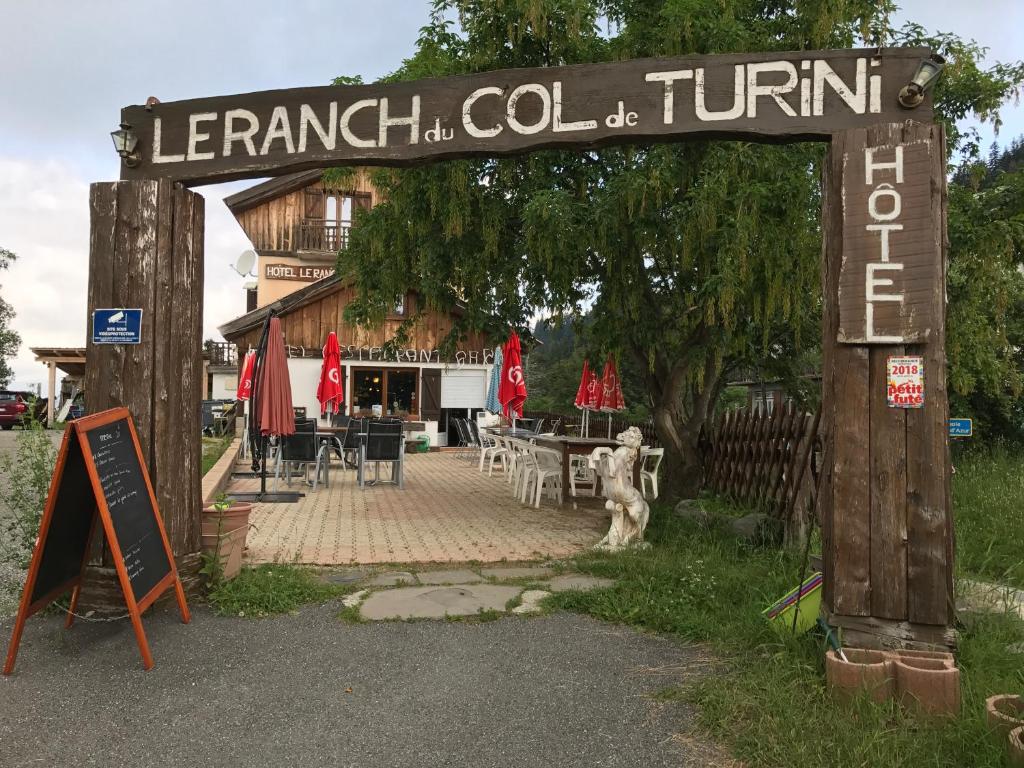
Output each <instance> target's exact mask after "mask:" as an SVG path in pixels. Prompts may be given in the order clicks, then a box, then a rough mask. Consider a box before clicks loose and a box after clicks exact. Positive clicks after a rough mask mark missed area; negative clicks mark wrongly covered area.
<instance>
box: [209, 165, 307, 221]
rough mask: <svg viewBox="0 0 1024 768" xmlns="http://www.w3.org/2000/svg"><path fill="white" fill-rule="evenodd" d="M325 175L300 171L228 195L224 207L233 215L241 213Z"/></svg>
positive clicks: (305, 185)
mask: <svg viewBox="0 0 1024 768" xmlns="http://www.w3.org/2000/svg"><path fill="white" fill-rule="evenodd" d="M323 175H324V172H323V170H321V169H319V168H314V169H313V170H311V171H300V172H299V173H290V174H288V175H287V176H278V177H277V178H276V179H270V180H268V181H264V182H262V183H260V184H256V185H255V186H252V187H248V188H246V189H243V190H242V191H241V192H235V194H233V195H228V196H227V197H225V198H224V205H226V206H227V207H228V210H230V211H231V212H232V213H241V212H242V211H245V210H248V209H249V208H254V207H255V206H257V205H259V204H260V203H265V202H266V201H267V200H273V199H274V198H276V197H280V196H281V195H286V194H288V193H289V192H294V191H295V190H297V189H302V188H303V187H307V186H309V185H310V184H312V183H313V182H315V181H320V179H321V178H322V177H323Z"/></svg>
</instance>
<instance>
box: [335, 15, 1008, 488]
mask: <svg viewBox="0 0 1024 768" xmlns="http://www.w3.org/2000/svg"><path fill="white" fill-rule="evenodd" d="M890 10H891V5H890V4H889V3H887V2H882V3H879V2H875V1H871V0H845V1H844V2H834V1H833V0H812V2H802V1H798V0H771V1H769V0H761V1H756V2H751V0H505V2H483V1H482V0H435V2H434V3H433V13H432V16H431V21H430V23H429V24H428V25H427V26H426V27H424V29H423V30H422V32H421V35H420V38H419V41H418V44H417V50H416V53H415V54H414V55H413V56H412V57H410V58H409V59H408V60H406V61H405V62H404V63H403V65H402V67H401V68H399V69H398V70H397V71H396V72H395V73H393V74H392V75H391V76H389V78H388V79H390V80H407V79H418V78H424V77H438V76H446V75H454V74H464V73H469V72H479V71H485V70H494V69H501V68H507V67H530V66H549V65H561V64H574V63H581V62H594V61H607V60H615V59H623V58H634V57H643V56H658V55H674V54H685V53H702V54H704V53H722V52H735V51H772V50H793V49H814V48H844V47H850V46H853V45H855V44H859V43H867V44H869V45H876V44H883V43H886V42H893V41H895V42H903V43H908V44H910V43H917V42H925V41H926V38H927V35H926V33H925V32H924V30H922V29H921V28H919V27H913V26H910V27H906V28H904V29H903V30H901V31H899V32H896V31H893V30H892V29H891V28H890V25H889V19H888V14H889V12H890ZM456 20H457V25H456V24H455V23H454V22H455V21H456ZM599 22H600V24H601V25H603V28H602V27H601V26H599ZM929 39H930V38H929ZM936 43H937V45H939V46H940V47H942V49H943V52H945V53H946V54H947V55H948V57H949V59H950V62H951V63H950V72H951V76H950V77H949V78H948V82H946V83H945V84H944V85H943V86H941V90H940V91H938V92H937V93H936V97H937V99H938V103H939V106H940V110H941V113H942V117H943V119H945V120H947V121H948V122H949V126H950V127H949V130H950V135H951V138H952V141H953V143H954V144H955V145H956V146H958V147H966V146H967V145H968V144H969V139H970V137H964V136H961V135H960V134H958V133H955V122H956V120H957V119H959V118H960V117H963V116H964V115H966V114H967V113H969V112H975V113H978V112H980V113H982V114H984V115H985V116H986V117H991V118H993V119H994V118H995V115H996V111H997V108H998V105H999V103H1001V102H1002V100H1004V99H1005V98H1006V96H1007V95H1008V92H1009V91H1011V90H1012V89H1013V88H1014V87H1016V85H1017V84H1018V83H1019V82H1020V81H1021V79H1024V78H1022V76H1021V72H1020V71H1019V70H1013V69H1012V68H1009V69H1006V70H1003V69H1000V70H998V71H991V70H989V71H982V70H980V69H979V68H978V65H977V50H976V48H972V47H971V46H970V45H966V44H962V43H961V42H960V41H958V40H957V39H956V38H953V37H948V36H946V37H942V38H936ZM972 89H973V90H972ZM823 153H824V147H823V146H821V145H813V144H793V145H785V146H778V145H762V144H753V143H749V142H742V141H734V142H719V141H702V140H696V141H688V142H686V143H680V144H656V145H635V146H625V147H617V148H610V149H602V150H595V151H586V152H578V151H571V152H564V151H561V152H560V151H543V152H536V153H533V154H531V155H528V156H524V157H517V158H503V159H483V160H465V161H451V162H446V163H442V164H437V165H432V166H428V167H424V168H417V169H411V170H403V171H396V170H381V171H378V172H376V173H375V174H374V182H375V183H376V184H377V186H378V187H379V189H380V190H381V192H382V193H383V198H384V202H383V203H381V204H380V205H378V206H376V207H375V208H374V209H373V210H371V211H369V212H365V213H362V214H360V216H359V219H358V222H357V223H358V226H356V227H354V228H353V232H352V239H351V243H350V245H349V247H348V249H347V250H345V251H343V252H342V253H341V254H340V256H339V262H338V268H339V271H340V272H341V273H342V274H343V275H346V276H352V277H354V278H355V280H356V283H357V285H358V287H359V289H360V297H359V299H358V300H357V301H355V302H353V303H352V304H351V305H350V308H349V311H348V317H349V319H350V320H351V321H355V322H359V323H363V324H376V323H380V322H382V321H383V319H384V316H385V314H386V312H387V309H388V307H389V306H390V305H391V304H392V302H393V301H394V297H395V296H397V295H400V294H401V293H402V292H403V291H404V290H406V289H410V288H411V289H414V290H416V291H418V292H419V293H420V295H421V296H422V297H423V299H424V300H425V303H426V306H428V307H430V308H435V309H445V308H447V307H449V306H451V305H452V304H453V303H455V302H460V303H462V304H463V305H464V306H465V307H466V312H465V315H464V318H463V323H462V325H461V327H459V328H457V329H456V330H455V332H454V333H455V334H458V333H461V332H464V331H465V330H467V329H470V328H472V329H478V330H484V331H487V332H489V333H490V334H491V335H492V337H493V338H494V339H495V340H498V339H501V338H503V337H504V336H505V334H506V333H507V330H508V328H509V327H514V328H520V329H524V330H525V326H526V323H527V320H528V318H530V317H533V316H535V315H536V314H537V313H538V312H544V313H549V314H550V315H551V316H552V317H553V318H554V319H555V320H556V321H559V320H567V321H570V322H576V323H577V324H578V325H579V327H580V330H583V332H584V333H585V334H586V335H587V336H588V337H589V338H591V339H593V340H595V341H594V343H592V344H591V348H594V347H597V348H599V349H600V351H601V352H604V351H611V352H617V353H619V356H620V365H621V366H623V367H624V366H631V367H633V368H634V369H635V370H636V371H637V372H638V373H639V374H640V375H642V376H643V378H644V382H645V388H646V394H647V399H648V403H649V405H650V408H651V412H652V415H653V418H654V421H655V426H656V428H657V430H658V433H659V437H660V439H661V442H662V444H663V445H664V446H665V448H666V459H665V460H666V480H667V481H668V482H667V485H668V490H669V492H670V493H673V492H675V493H682V494H691V493H693V492H695V491H696V490H697V488H698V487H699V484H700V475H701V471H700V455H699V451H698V436H699V433H700V430H701V428H702V426H703V424H704V422H705V420H706V419H707V418H708V414H709V413H710V412H711V409H712V407H713V405H714V403H715V400H716V399H717V397H718V395H719V393H720V392H721V390H722V388H723V386H724V384H725V382H726V381H727V379H728V378H729V375H730V374H731V373H732V372H735V371H737V370H739V369H741V368H744V367H748V366H758V367H760V368H762V369H763V368H769V369H773V370H774V369H779V370H786V369H789V370H792V368H793V366H794V365H795V364H797V362H798V361H799V363H800V364H801V365H802V364H804V362H803V360H804V358H805V357H806V353H807V351H808V350H813V349H814V348H815V347H816V346H817V344H818V336H819V333H820V331H819V318H820V312H821V306H820V303H821V302H820V278H819V271H818V270H819V267H818V261H819V253H820V242H821V240H820V231H819V219H820V186H819V174H818V166H819V164H820V162H821V159H822V157H823ZM342 175H343V174H342ZM587 314H590V315H592V316H593V318H594V320H593V323H591V324H587V325H586V326H585V327H584V324H583V323H582V322H580V321H581V319H582V318H583V317H584V316H585V315H587ZM417 320H418V318H417V317H411V318H409V319H408V321H407V322H408V323H410V324H411V323H415V322H417ZM449 341H450V342H454V337H453V338H452V339H450V340H449Z"/></svg>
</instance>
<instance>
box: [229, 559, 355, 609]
mask: <svg viewBox="0 0 1024 768" xmlns="http://www.w3.org/2000/svg"><path fill="white" fill-rule="evenodd" d="M354 591H355V586H354V585H350V584H325V583H324V582H322V581H320V580H319V579H317V577H316V576H315V575H314V574H313V573H312V572H311V571H309V570H308V569H305V568H300V567H298V566H295V565H284V564H280V563H266V564H264V565H258V566H256V567H255V568H243V569H242V572H241V573H239V574H238V575H237V576H236V577H235V578H233V579H232V580H231V581H226V582H224V583H222V584H220V585H218V586H217V587H215V588H214V589H213V591H211V592H210V596H209V597H210V603H211V604H212V605H213V607H214V608H215V609H216V611H217V613H219V614H220V615H222V616H249V617H256V618H258V617H262V616H269V615H272V614H276V613H289V612H290V611H294V610H295V609H296V608H298V607H299V606H302V605H305V604H306V603H322V602H326V601H328V600H333V599H336V598H338V597H341V596H343V595H346V594H348V593H350V592H354Z"/></svg>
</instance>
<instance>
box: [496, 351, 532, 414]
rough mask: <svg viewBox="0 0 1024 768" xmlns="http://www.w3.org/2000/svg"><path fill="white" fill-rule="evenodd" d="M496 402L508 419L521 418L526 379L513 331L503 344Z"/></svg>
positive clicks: (524, 400) (524, 399)
mask: <svg viewBox="0 0 1024 768" xmlns="http://www.w3.org/2000/svg"><path fill="white" fill-rule="evenodd" d="M498 402H500V403H501V407H502V409H503V410H504V412H505V416H506V417H507V418H510V419H514V418H516V417H519V418H522V416H523V403H525V402H526V379H525V378H523V358H522V353H521V351H520V348H519V334H517V333H516V332H515V331H513V332H512V333H511V334H509V337H508V341H506V342H505V349H504V351H503V360H502V368H501V384H500V385H499V386H498Z"/></svg>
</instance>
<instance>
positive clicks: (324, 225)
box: [298, 219, 352, 253]
mask: <svg viewBox="0 0 1024 768" xmlns="http://www.w3.org/2000/svg"><path fill="white" fill-rule="evenodd" d="M351 228H352V226H351V224H349V223H347V222H337V221H330V220H323V219H303V220H302V221H301V222H299V247H298V250H300V251H318V252H320V253H337V252H338V251H340V250H342V249H344V248H346V247H348V236H349V230H350V229H351Z"/></svg>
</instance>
